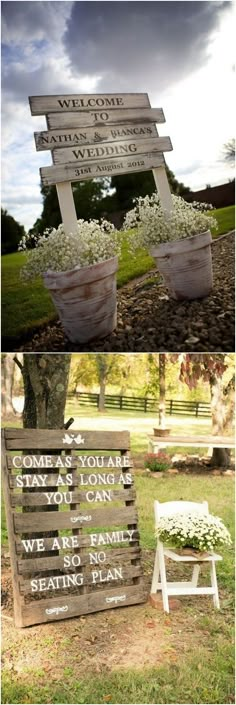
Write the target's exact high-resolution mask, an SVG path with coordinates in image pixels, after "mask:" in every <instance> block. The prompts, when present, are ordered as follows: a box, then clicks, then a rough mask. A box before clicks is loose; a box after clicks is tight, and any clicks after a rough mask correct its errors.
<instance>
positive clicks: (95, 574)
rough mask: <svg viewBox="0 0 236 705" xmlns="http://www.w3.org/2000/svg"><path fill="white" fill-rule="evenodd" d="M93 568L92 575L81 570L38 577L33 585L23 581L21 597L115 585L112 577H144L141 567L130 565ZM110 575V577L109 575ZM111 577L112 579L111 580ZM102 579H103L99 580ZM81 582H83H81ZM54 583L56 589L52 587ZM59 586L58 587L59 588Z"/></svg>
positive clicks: (29, 581) (123, 578)
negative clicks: (90, 586) (93, 586)
mask: <svg viewBox="0 0 236 705" xmlns="http://www.w3.org/2000/svg"><path fill="white" fill-rule="evenodd" d="M90 568H91V573H90V574H86V575H85V574H83V573H82V571H81V570H80V569H78V570H76V571H75V572H73V573H62V574H61V575H58V576H47V577H43V576H40V577H37V578H32V580H33V581H34V583H33V585H32V582H31V580H25V579H23V580H22V582H21V585H20V592H21V595H28V594H29V593H34V594H36V593H37V594H40V595H41V594H42V592H44V591H47V590H50V591H51V590H54V591H55V590H59V591H60V592H61V590H64V589H67V590H68V588H69V589H73V588H78V587H84V586H85V585H99V584H101V585H102V586H104V583H106V585H107V584H113V585H114V582H112V577H111V576H112V575H114V576H115V577H114V580H119V581H120V580H133V579H134V578H139V577H141V575H142V569H141V567H140V566H133V565H130V566H128V567H124V566H121V565H120V564H119V566H118V565H116V566H114V568H113V569H112V568H110V567H108V566H107V567H103V564H102V565H101V564H99V565H96V566H93V569H92V566H90ZM109 574H110V575H109ZM120 574H121V575H122V578H120V577H119V575H120ZM109 577H110V579H109ZM99 578H101V579H99ZM81 580H82V581H83V582H81ZM73 581H78V583H76V584H75V583H74V584H73ZM52 583H54V586H55V588H54V587H52ZM57 586H58V587H57ZM32 587H34V588H36V587H38V588H39V589H38V590H35V589H33V590H32ZM41 587H43V589H41V590H40V588H41Z"/></svg>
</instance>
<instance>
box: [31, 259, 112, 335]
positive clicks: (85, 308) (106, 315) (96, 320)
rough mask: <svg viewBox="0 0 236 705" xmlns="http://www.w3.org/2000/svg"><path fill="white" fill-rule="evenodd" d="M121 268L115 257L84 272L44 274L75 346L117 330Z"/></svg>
mask: <svg viewBox="0 0 236 705" xmlns="http://www.w3.org/2000/svg"><path fill="white" fill-rule="evenodd" d="M117 269H118V258H117V257H112V258H111V259H109V260H106V261H105V262H99V263H98V264H93V265H90V266H88V267H82V268H81V269H71V270H70V271H68V272H46V273H45V274H44V275H43V279H44V284H45V286H46V287H47V289H49V291H50V294H51V297H52V300H53V303H54V305H55V307H56V309H57V311H58V314H59V317H60V320H61V323H62V326H63V328H64V331H65V333H66V335H67V337H68V338H69V340H70V341H71V342H72V343H88V342H89V341H90V340H93V339H94V338H104V337H105V336H107V335H109V333H112V331H113V330H114V328H115V327H116V272H117Z"/></svg>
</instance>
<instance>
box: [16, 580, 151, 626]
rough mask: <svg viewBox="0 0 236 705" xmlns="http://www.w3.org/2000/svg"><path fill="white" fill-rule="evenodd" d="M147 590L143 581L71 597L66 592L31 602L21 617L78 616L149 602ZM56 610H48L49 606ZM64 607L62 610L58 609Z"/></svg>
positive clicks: (29, 619)
mask: <svg viewBox="0 0 236 705" xmlns="http://www.w3.org/2000/svg"><path fill="white" fill-rule="evenodd" d="M146 599H147V591H145V589H144V588H143V586H140V585H137V586H135V585H132V586H126V585H125V586H123V587H122V588H121V587H117V588H113V589H109V590H96V591H94V592H91V593H90V594H87V595H81V596H79V597H77V596H75V597H71V596H68V595H65V596H64V597H58V598H55V599H53V600H50V599H47V600H38V601H37V602H33V601H32V602H30V603H28V604H27V605H25V606H24V607H23V610H22V617H23V621H24V626H25V627H28V626H31V625H33V624H39V623H42V622H51V621H54V620H59V619H65V618H67V617H79V616H80V615H83V614H89V613H91V612H99V611H101V610H107V609H113V608H114V607H126V606H128V605H135V604H138V603H140V602H146ZM53 609H54V610H55V612H54V613H51V614H48V613H47V612H46V610H53ZM59 610H61V611H59Z"/></svg>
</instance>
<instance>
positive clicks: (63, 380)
mask: <svg viewBox="0 0 236 705" xmlns="http://www.w3.org/2000/svg"><path fill="white" fill-rule="evenodd" d="M69 369H70V355H67V354H65V355H54V354H48V355H47V354H37V355H36V354H35V353H32V354H31V353H30V354H25V355H24V364H23V369H22V374H23V380H24V392H25V405H24V411H23V424H24V427H25V428H63V426H64V410H65V403H66V393H67V386H68V380H69Z"/></svg>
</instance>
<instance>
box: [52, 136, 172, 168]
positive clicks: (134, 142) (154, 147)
mask: <svg viewBox="0 0 236 705" xmlns="http://www.w3.org/2000/svg"><path fill="white" fill-rule="evenodd" d="M171 150H172V144H171V141H170V138H169V137H155V138H152V139H135V137H134V138H133V139H132V138H131V139H129V140H127V139H126V140H122V141H120V142H107V143H106V144H88V145H82V146H76V147H74V149H71V148H70V147H66V148H62V149H54V150H53V153H52V157H53V163H54V164H55V165H57V164H69V163H70V162H76V164H78V165H79V166H82V164H83V163H84V162H89V163H90V162H94V161H96V162H97V161H100V160H104V159H113V158H116V157H123V156H127V157H130V158H132V159H133V157H135V156H136V155H139V154H147V153H150V154H156V153H157V154H159V152H170V151H171Z"/></svg>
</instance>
